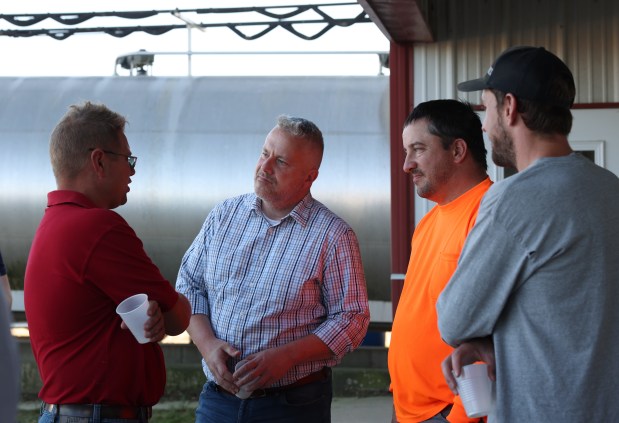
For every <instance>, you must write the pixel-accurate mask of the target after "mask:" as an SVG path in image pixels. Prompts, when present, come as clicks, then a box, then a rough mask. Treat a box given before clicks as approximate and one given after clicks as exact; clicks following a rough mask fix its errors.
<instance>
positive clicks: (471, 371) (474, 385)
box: [456, 363, 494, 418]
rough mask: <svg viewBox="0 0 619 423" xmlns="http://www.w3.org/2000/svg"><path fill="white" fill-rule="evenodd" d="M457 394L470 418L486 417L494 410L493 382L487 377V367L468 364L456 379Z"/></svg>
mask: <svg viewBox="0 0 619 423" xmlns="http://www.w3.org/2000/svg"><path fill="white" fill-rule="evenodd" d="M456 381H457V382H458V394H459V395H460V398H461V399H462V404H464V409H465V411H466V415H467V416H469V417H470V418H477V417H483V416H487V415H488V414H490V413H491V412H492V411H493V410H494V382H492V381H491V380H490V378H489V377H488V365H487V364H485V363H478V364H469V365H468V366H464V367H462V373H461V374H460V376H458V377H457V378H456Z"/></svg>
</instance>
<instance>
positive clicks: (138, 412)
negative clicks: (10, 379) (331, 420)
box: [43, 402, 153, 420]
mask: <svg viewBox="0 0 619 423" xmlns="http://www.w3.org/2000/svg"><path fill="white" fill-rule="evenodd" d="M43 409H44V410H46V411H49V412H50V413H52V414H54V415H56V414H57V415H59V416H71V417H92V416H93V415H94V412H95V405H94V404H47V403H45V402H44V403H43ZM152 415H153V408H152V407H132V406H130V405H99V416H100V417H101V418H102V419H125V420H140V419H150V418H151V416H152Z"/></svg>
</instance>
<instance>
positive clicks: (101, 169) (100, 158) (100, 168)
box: [88, 148, 106, 178]
mask: <svg viewBox="0 0 619 423" xmlns="http://www.w3.org/2000/svg"><path fill="white" fill-rule="evenodd" d="M104 156H105V154H104V153H103V151H101V150H99V149H98V148H95V149H94V150H93V151H92V152H91V153H90V160H89V163H88V164H89V166H90V167H91V168H92V170H93V171H94V173H95V174H96V175H97V177H99V178H102V177H103V176H105V170H106V166H105V157H104Z"/></svg>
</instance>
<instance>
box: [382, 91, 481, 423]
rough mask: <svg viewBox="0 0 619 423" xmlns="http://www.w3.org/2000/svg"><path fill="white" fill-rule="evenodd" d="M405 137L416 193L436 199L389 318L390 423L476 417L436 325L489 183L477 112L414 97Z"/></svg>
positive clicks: (418, 229)
mask: <svg viewBox="0 0 619 423" xmlns="http://www.w3.org/2000/svg"><path fill="white" fill-rule="evenodd" d="M402 140H403V146H404V151H405V152H406V158H405V160H404V172H406V173H408V174H410V175H411V176H412V178H413V183H414V184H415V186H416V188H417V194H418V195H419V196H420V197H423V198H427V199H428V200H430V201H433V202H435V203H436V206H435V207H434V208H432V210H430V212H428V214H426V215H425V216H424V217H423V219H422V220H421V221H420V222H419V225H418V226H417V227H416V229H415V233H414V235H413V240H412V245H411V257H410V261H409V264H408V270H407V272H406V278H405V280H404V289H403V291H402V295H401V297H400V301H399V303H398V308H397V311H396V314H395V318H394V321H393V331H392V334H391V345H390V348H389V373H390V376H391V390H392V391H393V403H394V416H393V422H399V423H409V422H411V423H412V422H452V423H455V422H477V421H479V419H469V418H468V417H467V416H466V413H465V411H464V409H463V407H462V403H461V402H460V401H459V398H458V397H455V398H454V395H453V393H452V392H451V391H450V389H449V387H448V386H447V383H446V382H445V378H444V377H443V374H442V371H441V361H442V360H443V358H444V357H445V356H447V355H449V354H450V353H451V351H452V348H451V347H450V346H449V345H447V344H446V343H444V342H443V340H442V339H441V337H440V334H439V332H438V324H437V315H436V307H435V305H436V301H437V299H438V296H439V294H440V293H441V291H442V290H443V288H444V287H445V285H446V284H447V282H448V281H449V278H450V277H451V275H452V274H453V272H454V271H455V269H456V265H457V262H458V257H459V256H460V251H461V250H462V246H463V245H464V240H465V239H466V237H467V235H468V233H469V231H470V230H471V228H472V227H473V225H474V224H475V219H476V217H477V210H478V208H479V203H480V202H481V199H482V197H483V195H484V194H485V193H486V191H487V190H488V188H489V187H490V185H491V184H492V182H491V181H490V179H489V178H488V175H487V173H486V170H487V163H486V148H485V146H484V140H483V135H482V130H481V122H480V119H479V117H478V116H477V114H476V113H475V112H474V111H473V110H472V109H471V107H470V106H469V105H468V104H465V103H462V102H460V101H457V100H434V101H428V102H425V103H421V104H419V105H418V106H417V107H415V109H414V110H413V111H412V112H411V113H410V115H409V116H408V117H407V119H406V121H405V123H404V130H403V132H402Z"/></svg>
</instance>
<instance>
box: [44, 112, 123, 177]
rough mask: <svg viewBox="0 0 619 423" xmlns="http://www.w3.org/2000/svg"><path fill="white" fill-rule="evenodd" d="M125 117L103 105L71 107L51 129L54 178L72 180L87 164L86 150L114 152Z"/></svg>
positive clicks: (50, 145) (51, 156)
mask: <svg viewBox="0 0 619 423" xmlns="http://www.w3.org/2000/svg"><path fill="white" fill-rule="evenodd" d="M126 123H127V120H126V119H125V117H124V116H121V115H119V114H118V113H116V112H113V111H112V110H110V109H108V108H107V107H106V106H105V105H103V104H94V103H91V102H90V101H86V102H85V103H83V104H79V105H76V104H74V105H72V106H70V107H69V110H68V111H67V113H66V114H65V115H64V116H63V117H62V119H60V122H58V124H57V125H56V127H55V128H54V130H53V132H52V135H51V138H50V142H49V155H50V159H51V163H52V169H53V171H54V176H55V177H56V179H57V180H58V178H69V179H70V178H74V177H75V176H76V175H77V174H78V173H79V172H80V171H81V170H82V168H83V167H84V164H85V163H86V161H87V157H88V155H87V153H88V149H89V148H103V149H113V148H115V147H116V146H117V143H118V135H119V132H123V131H124V130H125V124H126Z"/></svg>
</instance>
